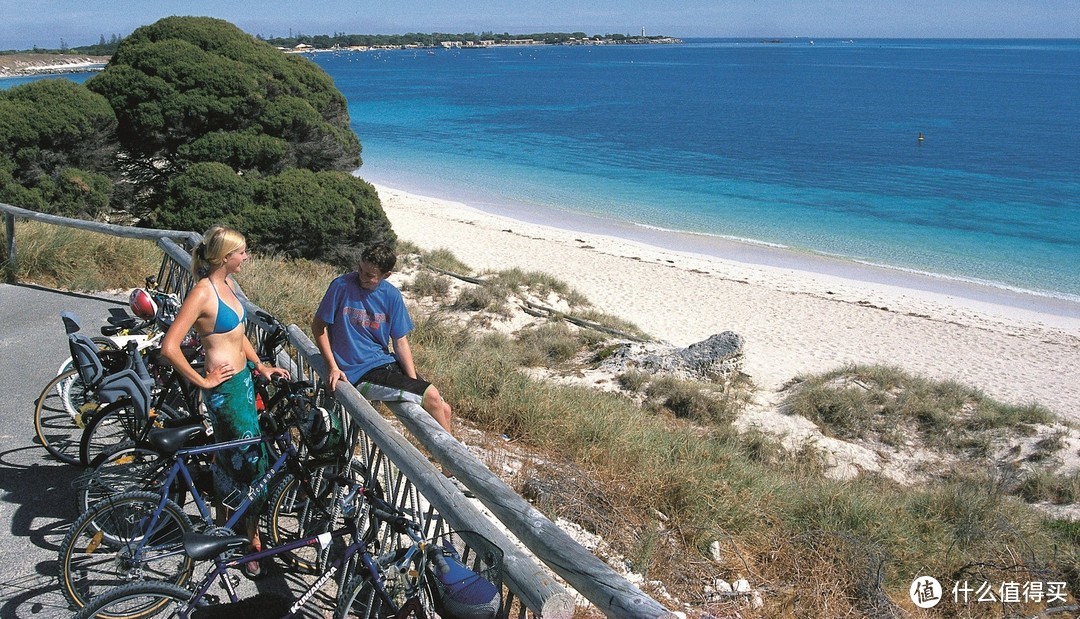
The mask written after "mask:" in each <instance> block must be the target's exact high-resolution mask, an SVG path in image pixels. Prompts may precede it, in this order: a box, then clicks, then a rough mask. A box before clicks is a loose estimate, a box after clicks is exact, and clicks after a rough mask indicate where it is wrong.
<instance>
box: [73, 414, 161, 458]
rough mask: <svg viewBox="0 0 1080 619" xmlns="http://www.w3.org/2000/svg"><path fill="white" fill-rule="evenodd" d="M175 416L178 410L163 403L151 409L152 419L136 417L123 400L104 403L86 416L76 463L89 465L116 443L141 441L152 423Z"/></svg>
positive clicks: (136, 443) (137, 442) (112, 448)
mask: <svg viewBox="0 0 1080 619" xmlns="http://www.w3.org/2000/svg"><path fill="white" fill-rule="evenodd" d="M179 416H180V413H178V412H176V411H175V410H173V409H172V408H170V407H168V406H164V405H162V406H159V407H158V408H156V409H154V418H153V419H148V418H145V417H142V416H140V415H139V414H138V413H137V412H136V410H135V406H134V405H133V404H132V403H131V402H130V401H129V400H127V399H124V400H117V401H116V402H113V403H112V404H107V405H105V406H104V407H102V408H100V409H98V410H97V411H96V412H95V413H94V414H93V415H91V416H90V417H89V418H86V429H85V430H83V433H82V436H81V437H80V438H79V463H80V464H82V465H83V466H92V465H93V463H94V461H95V460H97V459H99V458H101V457H102V456H103V454H105V453H108V452H110V451H112V450H114V449H116V448H117V447H119V446H122V445H125V444H133V445H141V444H144V443H143V440H144V439H145V438H146V433H147V432H149V431H150V428H151V427H152V426H153V424H154V423H163V422H164V421H165V420H167V419H175V418H177V417H179Z"/></svg>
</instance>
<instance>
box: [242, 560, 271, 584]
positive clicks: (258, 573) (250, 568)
mask: <svg viewBox="0 0 1080 619" xmlns="http://www.w3.org/2000/svg"><path fill="white" fill-rule="evenodd" d="M240 573H241V574H243V575H244V578H247V579H248V580H260V579H262V578H265V577H266V570H264V569H263V566H262V563H261V562H259V561H248V562H247V563H245V564H243V565H242V566H240Z"/></svg>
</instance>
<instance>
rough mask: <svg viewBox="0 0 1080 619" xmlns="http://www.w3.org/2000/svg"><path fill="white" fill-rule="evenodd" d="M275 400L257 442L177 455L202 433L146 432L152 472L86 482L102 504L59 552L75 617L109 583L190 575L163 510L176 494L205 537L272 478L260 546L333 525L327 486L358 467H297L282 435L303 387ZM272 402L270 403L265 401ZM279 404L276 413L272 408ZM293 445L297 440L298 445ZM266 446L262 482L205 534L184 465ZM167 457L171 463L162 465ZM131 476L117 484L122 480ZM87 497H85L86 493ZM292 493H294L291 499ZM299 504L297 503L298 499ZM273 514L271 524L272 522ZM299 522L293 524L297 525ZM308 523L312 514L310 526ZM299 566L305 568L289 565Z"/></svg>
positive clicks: (201, 505)
mask: <svg viewBox="0 0 1080 619" xmlns="http://www.w3.org/2000/svg"><path fill="white" fill-rule="evenodd" d="M278 384H279V391H278V392H277V393H275V394H274V396H272V398H271V402H272V404H273V406H272V408H271V409H269V410H271V411H272V413H273V414H271V415H264V416H263V418H262V419H263V420H268V423H269V424H271V425H272V426H273V427H270V428H268V429H267V430H268V431H266V432H265V433H264V435H263V436H259V437H252V438H246V439H236V440H232V441H227V442H222V443H215V444H211V445H203V446H196V447H185V446H184V445H185V443H186V441H188V440H190V439H192V438H193V437H195V436H197V435H199V434H200V433H203V432H204V429H203V427H202V426H183V427H178V428H162V429H159V430H156V431H154V432H153V433H151V434H152V436H153V437H154V441H155V444H156V445H157V446H158V447H159V448H160V449H161V450H162V452H163V453H162V454H161V455H162V457H161V459H160V462H159V463H157V464H153V465H151V466H146V464H147V463H146V462H141V463H140V465H141V466H140V468H139V470H135V469H130V470H128V471H126V472H124V471H121V472H119V473H117V472H116V471H112V472H110V473H109V474H108V475H107V476H99V477H96V478H95V477H93V476H91V477H90V478H89V479H88V480H87V485H88V487H90V486H91V485H92V486H93V487H94V488H96V489H103V490H102V494H106V495H107V496H106V497H105V498H103V499H102V500H99V501H98V502H97V503H95V504H94V505H93V506H92V507H90V509H88V510H87V511H86V512H85V513H83V514H82V515H81V516H80V517H79V518H78V519H77V520H76V521H75V523H74V524H73V525H72V527H71V530H70V531H69V532H68V534H67V535H66V536H65V538H64V540H63V542H62V543H61V546H60V551H59V564H60V580H61V585H62V587H61V589H62V591H63V593H64V595H65V597H67V598H68V599H69V600H70V601H71V602H72V603H73V604H75V605H76V606H77V607H81V606H84V605H85V604H86V603H87V602H88V601H89V600H90V599H91V598H92V597H93V596H94V595H95V594H96V593H98V592H100V591H101V590H103V589H104V588H108V587H111V586H115V585H116V584H118V581H119V582H126V581H128V580H132V579H140V578H142V577H144V576H145V575H147V574H149V575H151V576H152V577H153V578H156V579H160V580H165V581H171V582H175V583H180V584H182V583H183V582H185V581H186V580H187V579H188V578H190V575H191V564H190V561H186V560H184V556H183V554H182V553H180V552H179V550H178V549H179V545H180V536H181V535H182V534H183V533H184V532H189V531H193V530H194V525H193V524H192V522H191V520H190V518H189V517H188V515H187V514H186V513H185V512H184V510H183V508H181V507H180V505H179V504H178V503H177V502H176V501H175V500H173V498H172V497H173V496H176V495H177V494H178V493H179V494H181V495H182V496H187V497H190V498H191V499H192V503H193V505H194V509H195V511H197V515H198V518H199V522H200V524H201V525H202V526H203V527H205V528H206V529H208V530H212V531H222V530H225V531H228V532H231V529H232V527H234V526H235V525H236V524H237V522H239V520H240V518H242V517H243V516H244V514H245V513H246V511H247V510H248V508H249V507H250V506H251V505H252V504H253V503H254V502H255V501H256V500H257V498H258V495H259V494H261V493H262V492H263V491H264V490H267V489H268V488H270V487H271V484H272V483H273V482H274V481H275V479H277V477H278V475H279V474H280V473H281V472H282V471H283V470H286V469H287V470H288V475H286V476H285V477H284V478H282V479H281V480H280V482H279V484H278V485H277V486H275V487H274V490H273V491H272V492H268V494H269V495H270V497H271V498H270V501H269V504H268V505H269V508H270V510H271V513H270V516H269V522H270V523H275V524H274V526H269V527H268V529H269V531H268V535H267V538H268V539H271V540H274V541H275V542H278V541H289V540H291V539H295V537H296V536H297V535H298V534H306V533H307V532H309V531H311V530H312V528H313V527H321V528H322V530H325V529H326V527H328V526H331V524H332V523H333V522H335V520H336V514H334V513H333V511H332V509H327V508H326V506H327V505H332V502H331V499H330V498H329V497H333V496H335V495H336V493H337V492H338V491H339V488H337V487H335V486H334V484H332V483H327V480H328V479H331V478H333V477H336V476H337V475H338V474H339V473H341V471H342V468H344V470H345V473H346V474H354V473H356V472H357V471H356V468H357V466H359V467H360V468H361V469H362V465H357V464H354V462H353V461H352V460H351V459H350V460H348V461H346V462H345V463H339V462H323V463H315V464H314V465H311V466H308V465H305V463H304V462H303V461H302V458H301V455H300V451H299V450H298V448H297V445H296V442H295V437H294V436H293V432H292V430H293V429H294V428H296V427H298V426H299V425H300V423H301V422H302V419H301V418H300V417H299V414H300V413H303V412H304V406H305V404H304V403H305V402H306V396H305V392H306V391H307V390H308V389H310V388H311V386H310V384H309V383H306V382H303V381H298V382H295V383H289V382H287V381H279V383H278ZM275 398H276V399H275ZM279 403H284V404H282V405H280V406H279V405H278V404H279ZM300 439H301V444H303V440H304V438H303V435H302V434H301V435H300ZM260 444H265V445H274V446H276V447H277V453H278V454H279V455H277V457H276V460H275V461H274V462H273V464H272V465H271V467H270V468H269V469H268V470H267V472H266V473H265V474H264V475H263V476H262V477H261V478H260V479H259V480H257V481H256V482H254V483H253V484H252V485H251V490H250V491H249V492H247V493H245V494H244V495H242V496H237V497H225V498H224V499H223V502H224V503H225V504H226V505H228V506H229V507H230V508H231V509H232V510H233V513H232V515H231V516H230V518H229V519H228V520H227V521H226V522H225V523H224V526H223V527H215V525H214V521H213V518H212V516H211V514H210V510H209V508H208V506H207V502H206V500H205V499H204V498H203V497H202V494H201V493H200V492H199V489H198V486H197V484H196V482H195V476H194V475H193V474H192V471H191V468H190V467H189V466H188V459H189V458H192V459H198V458H202V457H204V456H207V455H209V454H213V453H218V452H222V451H224V450H227V449H235V448H239V447H246V446H252V445H260ZM168 454H171V455H168ZM129 474H130V475H131V476H130V477H129V476H125V475H129ZM136 484H138V485H139V487H153V488H157V490H156V491H146V490H135V491H126V492H119V493H116V491H117V490H119V489H123V487H126V486H129V485H136ZM96 491H97V490H95V492H96ZM298 491H299V492H298ZM298 497H302V498H298ZM279 511H280V512H281V513H280V514H279V513H278V512H279ZM299 514H303V517H302V518H300V517H299V516H298V515H299ZM315 514H320V516H319V517H316V516H315ZM293 521H297V522H299V524H298V525H296V527H294V528H295V529H296V530H292V529H289V530H279V529H277V528H276V526H277V523H289V522H293ZM290 559H292V560H293V561H295V562H297V563H300V564H303V563H304V562H305V561H306V560H307V559H306V558H305V557H301V556H291V557H290Z"/></svg>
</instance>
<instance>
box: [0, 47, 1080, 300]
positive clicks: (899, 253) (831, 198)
mask: <svg viewBox="0 0 1080 619" xmlns="http://www.w3.org/2000/svg"><path fill="white" fill-rule="evenodd" d="M309 57H310V58H311V59H312V60H313V61H314V62H316V63H318V64H319V65H320V66H322V67H323V68H324V69H325V70H326V71H327V73H329V75H330V76H331V77H332V78H333V79H334V81H335V83H336V85H337V87H338V88H339V89H340V90H341V91H342V92H343V93H344V94H345V96H346V98H347V99H348V103H349V112H350V115H351V118H352V124H353V127H354V128H355V130H356V132H357V134H358V135H359V136H360V140H361V142H362V144H363V147H364V151H363V157H364V165H363V166H362V167H361V168H360V170H359V171H358V172H357V173H358V174H359V175H360V176H361V177H363V178H365V179H367V180H369V181H371V182H374V183H376V184H381V185H384V186H389V187H394V188H398V189H404V190H407V191H410V192H412V193H416V194H422V195H430V196H436V197H439V198H446V199H452V200H459V201H462V202H466V203H468V204H470V205H472V206H476V207H478V208H482V209H487V210H492V211H496V212H501V213H503V214H509V215H511V216H514V217H518V218H521V219H527V220H533V221H540V222H546V223H553V224H555V225H562V224H565V223H566V222H578V224H576V225H581V226H584V227H587V228H589V229H591V230H592V231H597V232H605V231H614V232H611V233H612V234H616V235H622V236H629V237H634V236H641V237H642V238H649V239H652V240H655V239H660V238H667V239H668V244H670V245H671V246H672V248H673V249H680V248H684V249H686V248H690V249H693V248H697V247H701V246H705V245H707V242H705V243H703V241H708V240H709V239H717V240H732V239H733V240H738V241H743V242H744V243H743V244H744V245H745V246H747V247H756V248H784V250H785V251H786V252H787V253H789V254H792V253H793V254H795V255H802V256H806V257H809V258H814V257H815V256H817V257H821V256H825V257H829V258H835V259H838V260H839V261H840V262H847V263H869V264H873V265H881V266H884V267H887V268H889V269H891V270H892V271H893V272H896V273H903V274H911V273H923V274H931V275H932V276H933V279H937V280H940V281H944V282H957V283H958V282H975V283H981V284H989V285H991V286H993V287H995V288H997V289H1000V290H1002V291H1030V292H1034V293H1037V295H1038V296H1037V297H1036V298H1043V299H1046V301H1047V302H1050V301H1052V300H1053V299H1054V298H1056V299H1058V300H1068V301H1080V41H1078V40H822V39H815V40H810V39H798V38H796V39H785V40H783V41H782V42H771V41H770V42H766V41H759V40H732V39H689V40H687V41H686V42H685V43H683V44H676V45H619V46H573V47H571V46H536V47H520V48H519V47H499V48H489V49H460V50H443V49H439V50H436V51H435V52H434V54H429V53H427V51H426V50H394V51H366V52H344V51H343V52H320V53H314V54H309ZM78 79H80V80H81V79H83V78H82V77H81V76H80V77H79V78H78ZM4 81H7V80H4ZM5 85H9V84H5ZM920 135H921V136H922V138H923V139H922V140H920V139H919V136H920ZM639 233H640V234H639ZM664 235H667V236H666V237H665V236H664ZM679 239H682V240H679ZM729 245H730V244H729ZM1069 305H1072V303H1069Z"/></svg>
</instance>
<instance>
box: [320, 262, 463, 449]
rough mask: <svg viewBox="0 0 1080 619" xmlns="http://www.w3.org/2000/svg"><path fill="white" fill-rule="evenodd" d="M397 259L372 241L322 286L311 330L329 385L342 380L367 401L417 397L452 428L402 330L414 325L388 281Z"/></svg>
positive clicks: (447, 409) (446, 409)
mask: <svg viewBox="0 0 1080 619" xmlns="http://www.w3.org/2000/svg"><path fill="white" fill-rule="evenodd" d="M396 263H397V256H396V255H395V254H394V250H393V249H391V248H390V247H389V246H388V245H383V244H378V245H372V246H370V247H368V248H366V249H365V250H364V253H363V254H362V255H361V257H360V269H359V270H358V271H354V272H352V273H346V274H345V275H342V276H340V277H338V278H337V279H335V280H334V281H333V282H331V283H330V287H329V288H327V289H326V294H325V295H323V299H322V302H321V303H319V309H318V310H316V311H315V318H314V319H312V321H311V333H312V335H314V336H315V343H316V344H317V345H318V346H319V351H320V352H321V353H322V355H323V358H324V359H326V364H327V366H329V374H328V375H327V381H328V382H329V384H330V390H331V391H333V390H334V388H335V387H336V386H337V381H339V380H341V379H345V380H347V381H349V382H350V383H352V384H354V385H356V388H357V389H359V390H360V393H361V394H363V395H364V397H366V398H367V399H369V400H381V401H388V402H415V403H417V404H419V405H420V406H422V407H424V410H426V411H427V412H428V413H429V414H431V416H432V417H433V418H434V419H435V421H437V422H439V425H441V426H442V427H443V429H445V430H446V431H447V432H450V433H451V434H453V433H452V432H451V426H450V405H449V404H447V403H446V401H445V400H443V398H442V395H441V394H440V393H439V390H438V389H436V388H435V386H434V385H432V384H431V383H429V382H427V381H425V380H424V379H422V378H420V377H419V376H418V375H417V374H416V367H415V366H414V365H413V357H412V350H410V349H409V340H408V339H406V337H405V336H406V335H408V333H409V332H410V331H412V328H413V322H412V318H410V317H409V311H408V310H407V309H406V308H405V302H404V300H402V298H401V291H400V290H398V289H397V288H396V287H395V286H394V285H393V284H391V283H390V282H388V281H386V278H387V277H389V276H390V272H391V271H392V270H393V268H394V265H395V264H396Z"/></svg>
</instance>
